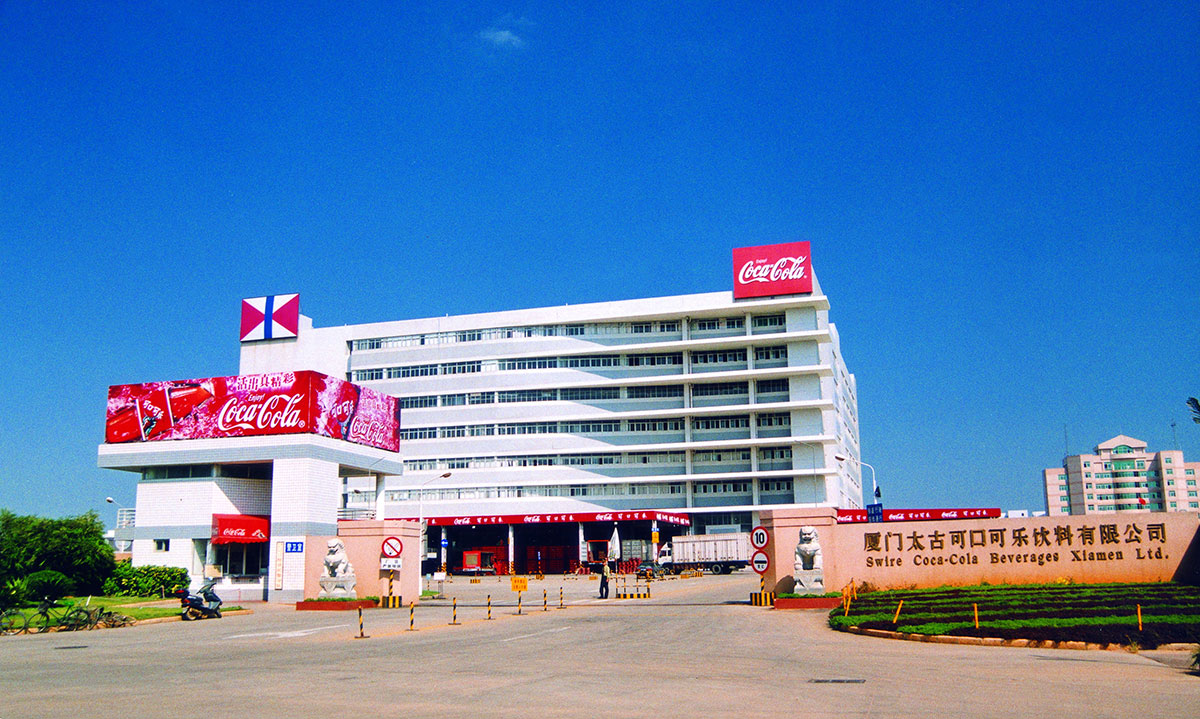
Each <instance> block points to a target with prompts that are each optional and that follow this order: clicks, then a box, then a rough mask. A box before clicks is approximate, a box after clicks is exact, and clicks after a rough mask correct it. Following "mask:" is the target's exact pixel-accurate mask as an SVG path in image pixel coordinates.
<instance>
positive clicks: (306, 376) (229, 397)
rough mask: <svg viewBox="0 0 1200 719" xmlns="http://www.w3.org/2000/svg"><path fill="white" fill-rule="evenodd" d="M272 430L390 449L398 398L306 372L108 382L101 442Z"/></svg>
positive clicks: (396, 444) (394, 444) (394, 443)
mask: <svg viewBox="0 0 1200 719" xmlns="http://www.w3.org/2000/svg"><path fill="white" fill-rule="evenodd" d="M279 434H319V435H323V436H325V437H332V438H333V439H344V440H346V441H348V442H354V443H356V444H363V445H367V446H370V447H378V448H380V449H387V450H391V451H393V452H395V451H398V450H399V449H400V410H399V404H398V403H397V401H396V398H395V397H392V396H390V395H386V394H383V393H381V392H376V391H375V390H371V389H368V388H366V387H359V386H358V385H354V384H351V383H349V382H345V381H343V380H339V379H336V378H334V377H328V376H326V375H323V374H320V373H319V372H310V371H301V372H275V373H271V374H257V375H238V376H235V377H207V378H204V379H189V380H174V381H168V382H147V383H144V384H126V385H114V386H112V387H109V388H108V411H107V420H106V423H105V434H104V440H105V441H106V442H108V443H120V442H149V441H157V440H171V439H210V438H217V437H253V436H261V435H279Z"/></svg>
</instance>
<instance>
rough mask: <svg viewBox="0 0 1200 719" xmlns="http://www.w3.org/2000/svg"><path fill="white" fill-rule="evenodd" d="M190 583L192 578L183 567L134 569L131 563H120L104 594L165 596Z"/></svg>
mask: <svg viewBox="0 0 1200 719" xmlns="http://www.w3.org/2000/svg"><path fill="white" fill-rule="evenodd" d="M190 583H191V577H189V576H188V572H187V570H186V569H184V568H182V567H163V566H157V565H147V566H144V567H134V566H132V565H130V563H129V562H118V563H117V566H116V569H115V570H114V571H113V575H112V577H110V578H109V579H108V580H107V581H105V582H104V593H105V594H106V595H108V596H114V595H117V594H128V595H131V596H135V597H153V596H165V595H166V594H167V593H168V592H170V591H172V590H174V589H175V588H176V587H186V586H188V585H189V584H190Z"/></svg>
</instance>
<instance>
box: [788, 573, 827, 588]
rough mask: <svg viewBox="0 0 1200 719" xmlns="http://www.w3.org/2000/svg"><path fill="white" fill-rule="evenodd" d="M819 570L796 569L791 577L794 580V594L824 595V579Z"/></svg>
mask: <svg viewBox="0 0 1200 719" xmlns="http://www.w3.org/2000/svg"><path fill="white" fill-rule="evenodd" d="M821 575H822V572H821V570H820V569H797V570H796V573H795V574H794V575H793V576H794V577H795V578H796V589H795V590H794V592H795V593H796V594H824V593H825V578H824V577H823V576H821Z"/></svg>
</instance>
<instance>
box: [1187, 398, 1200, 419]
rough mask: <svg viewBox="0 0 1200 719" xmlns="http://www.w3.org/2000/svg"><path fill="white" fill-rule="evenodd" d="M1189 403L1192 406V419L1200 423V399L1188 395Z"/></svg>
mask: <svg viewBox="0 0 1200 719" xmlns="http://www.w3.org/2000/svg"><path fill="white" fill-rule="evenodd" d="M1187 405H1188V407H1191V408H1192V421H1193V422H1195V423H1196V424H1200V400H1198V399H1196V398H1195V397H1188V401H1187Z"/></svg>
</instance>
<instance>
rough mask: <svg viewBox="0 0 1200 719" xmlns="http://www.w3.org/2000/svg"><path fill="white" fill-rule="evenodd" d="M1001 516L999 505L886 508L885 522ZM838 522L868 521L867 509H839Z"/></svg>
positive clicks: (992, 517)
mask: <svg viewBox="0 0 1200 719" xmlns="http://www.w3.org/2000/svg"><path fill="white" fill-rule="evenodd" d="M999 516H1000V508H999V507H985V508H974V509H885V510H883V521H885V522H919V521H922V520H930V519H994V518H996V517H999ZM837 521H838V524H852V523H855V522H865V521H867V510H865V509H839V510H838V513H837Z"/></svg>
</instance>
